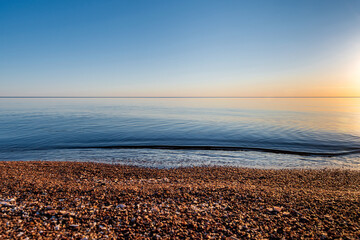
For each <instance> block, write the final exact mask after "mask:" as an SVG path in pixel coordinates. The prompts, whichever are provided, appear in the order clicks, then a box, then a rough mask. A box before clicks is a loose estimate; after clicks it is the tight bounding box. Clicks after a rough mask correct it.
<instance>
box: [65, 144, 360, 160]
mask: <svg viewBox="0 0 360 240" xmlns="http://www.w3.org/2000/svg"><path fill="white" fill-rule="evenodd" d="M67 148H68V149H159V150H209V151H255V152H266V153H276V154H290V155H298V156H321V157H335V156H345V155H350V154H357V153H360V149H352V150H348V151H342V152H308V151H293V150H282V149H270V148H257V147H227V146H187V145H185V146H178V145H135V146H133V145H128V146H124V145H119V146H87V147H67Z"/></svg>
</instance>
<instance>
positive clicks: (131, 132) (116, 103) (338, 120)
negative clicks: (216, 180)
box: [0, 98, 360, 167]
mask: <svg viewBox="0 0 360 240" xmlns="http://www.w3.org/2000/svg"><path fill="white" fill-rule="evenodd" d="M359 109H360V99H357V98H60V99H57V98H43V99H32V98H22V99H21V98H18V99H17V98H14V99H6V98H2V99H0V159H3V160H12V159H14V160H22V159H24V160H28V159H46V160H56V159H63V160H64V159H72V160H76V159H78V160H86V159H90V158H92V157H91V156H94V155H96V156H97V157H96V158H99V159H103V161H105V159H107V160H106V161H110V160H111V159H116V161H119V162H124V161H125V162H127V161H128V162H129V161H130V160H129V159H130V158H131V159H132V160H133V161H135V160H134V159H142V160H141V161H143V162H146V163H147V164H145V165H148V166H155V165H157V166H167V165H166V164H155V162H156V159H159V160H160V159H167V157H164V156H165V155H166V154H168V156H169V157H172V158H173V159H176V162H177V163H178V165H184V162H185V158H186V159H190V162H191V161H193V162H192V164H194V165H196V164H200V163H201V164H207V160H204V159H210V158H211V161H210V164H215V165H221V164H222V163H224V162H227V164H230V165H243V166H245V165H247V164H245V163H244V161H245V159H246V157H247V158H249V159H253V160H252V161H254V164H253V165H257V166H266V167H270V166H272V167H277V166H280V165H281V164H279V161H280V160H279V159H282V160H281V161H280V162H282V166H283V167H286V166H294V167H296V166H301V162H306V161H307V162H310V163H311V164H308V165H309V166H310V165H311V166H315V167H316V166H324V163H325V162H327V164H326V165H334V166H345V165H346V166H347V167H348V165H349V164H350V165H351V166H352V167H357V166H358V163H359V162H358V159H359V158H358V157H357V155H356V154H352V155H347V156H343V157H333V158H326V157H314V156H289V155H284V154H270V153H262V152H253V151H250V152H243V151H240V152H226V157H225V158H226V159H227V160H224V157H221V156H219V154H220V152H221V151H205V150H204V151H203V152H202V153H203V154H200V155H198V153H199V151H190V150H189V151H184V150H181V151H180V150H178V151H175V150H155V149H152V150H150V149H147V150H141V149H132V150H130V149H129V150H126V149H121V150H120V149H117V150H114V149H112V150H111V149H107V150H105V149H91V150H90V149H88V150H85V149H84V148H88V147H89V148H90V147H109V146H145V147H146V146H153V145H156V146H164V145H166V146H205V147H206V146H219V147H240V148H257V149H258V148H259V149H268V150H277V151H278V150H279V151H294V152H305V153H344V152H351V151H357V150H359V149H360V141H359V140H360V121H359V120H360V111H359ZM73 148H78V150H76V149H73ZM79 148H82V150H79ZM144 151H145V152H146V154H145V152H144ZM200 152H201V151H200ZM170 153H171V154H170ZM204 154H205V155H204ZM150 156H151V157H150ZM199 156H202V157H199ZM204 156H206V157H204ZM182 158H183V160H181V159H182ZM191 159H192V160H191ZM216 159H218V160H216ZM241 159H242V160H241ZM286 159H288V160H286ZM304 159H305V160H306V161H305V160H304ZM329 159H332V160H329ZM93 160H94V158H93ZM310 160H311V161H310ZM161 161H162V160H161ZM164 161H165V160H164ZM164 161H162V162H164ZM167 161H168V162H169V161H170V160H167ZM284 161H285V162H284ZM329 161H331V164H330V163H329ZM349 161H350V163H349ZM135 162H137V161H135ZM165 162H166V161H165ZM241 162H242V163H241ZM345 162H346V164H345ZM134 164H137V165H139V163H134ZM172 165H174V164H172ZM175 165H176V164H175ZM185 165H186V164H185ZM188 165H189V164H188ZM251 166H252V165H251Z"/></svg>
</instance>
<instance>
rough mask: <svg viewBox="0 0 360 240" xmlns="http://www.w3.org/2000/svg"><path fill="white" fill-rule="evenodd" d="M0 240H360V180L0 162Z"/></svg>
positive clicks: (235, 170)
mask: <svg viewBox="0 0 360 240" xmlns="http://www.w3.org/2000/svg"><path fill="white" fill-rule="evenodd" d="M0 182H1V189H0V225H1V226H2V227H1V228H0V238H1V239H10V238H11V239H26V237H28V238H29V239H39V238H40V239H41V238H54V239H55V238H59V239H61V238H75V239H82V238H85V239H86V238H87V239H94V238H106V236H107V237H109V238H110V239H111V238H114V239H119V238H129V239H174V238H175V239H176V238H181V239H182V238H197V239H199V238H200V239H201V238H203V239H219V238H222V239H244V238H245V239H246V238H247V239H264V238H266V239H281V238H285V239H301V238H315V239H332V238H345V239H357V238H360V221H359V220H360V171H359V170H349V169H318V170H315V169H277V170H276V169H255V168H239V167H185V168H170V169H155V168H144V167H135V166H126V165H118V164H103V163H90V162H89V163H85V162H51V161H44V162H40V161H29V162H27V161H14V162H0Z"/></svg>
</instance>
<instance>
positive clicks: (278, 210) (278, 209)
mask: <svg viewBox="0 0 360 240" xmlns="http://www.w3.org/2000/svg"><path fill="white" fill-rule="evenodd" d="M281 210H282V207H276V206H275V207H273V211H274V212H277V213H279V212H281Z"/></svg>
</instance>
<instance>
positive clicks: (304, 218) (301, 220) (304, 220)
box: [299, 217, 309, 223]
mask: <svg viewBox="0 0 360 240" xmlns="http://www.w3.org/2000/svg"><path fill="white" fill-rule="evenodd" d="M299 220H300V222H302V223H307V222H309V219H307V218H306V217H301V218H300V219H299Z"/></svg>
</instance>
